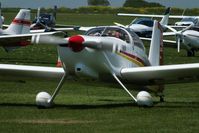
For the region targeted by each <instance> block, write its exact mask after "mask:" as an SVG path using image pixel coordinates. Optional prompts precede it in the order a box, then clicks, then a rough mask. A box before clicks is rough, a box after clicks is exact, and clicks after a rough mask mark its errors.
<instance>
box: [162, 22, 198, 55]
mask: <svg viewBox="0 0 199 133" xmlns="http://www.w3.org/2000/svg"><path fill="white" fill-rule="evenodd" d="M167 27H168V29H170V30H171V31H173V32H165V33H164V36H168V35H174V36H175V37H176V40H177V44H178V47H177V48H178V52H180V43H183V45H184V46H185V49H186V50H187V56H195V51H198V50H199V32H198V31H197V30H198V29H199V27H198V28H197V27H196V26H193V24H192V25H190V26H188V27H186V28H185V29H183V30H181V31H177V30H175V29H174V28H172V27H170V26H167ZM196 29H197V30H196Z"/></svg>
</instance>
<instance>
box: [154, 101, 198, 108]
mask: <svg viewBox="0 0 199 133" xmlns="http://www.w3.org/2000/svg"><path fill="white" fill-rule="evenodd" d="M154 107H155V108H195V109H197V108H198V109H199V102H163V103H162V104H161V103H160V102H155V103H154Z"/></svg>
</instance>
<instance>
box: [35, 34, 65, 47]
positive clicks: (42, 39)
mask: <svg viewBox="0 0 199 133" xmlns="http://www.w3.org/2000/svg"><path fill="white" fill-rule="evenodd" d="M31 42H32V43H33V44H34V43H36V44H55V45H59V44H65V45H67V44H68V40H67V38H60V37H55V36H50V35H48V36H47V35H33V36H32V40H31Z"/></svg>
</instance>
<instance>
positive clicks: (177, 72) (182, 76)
mask: <svg viewBox="0 0 199 133" xmlns="http://www.w3.org/2000/svg"><path fill="white" fill-rule="evenodd" d="M121 77H122V79H125V80H126V81H128V82H130V83H132V84H133V83H135V84H141V85H156V84H168V83H185V82H194V81H198V80H199V63H193V64H179V65H164V66H149V67H137V68H124V69H122V70H121Z"/></svg>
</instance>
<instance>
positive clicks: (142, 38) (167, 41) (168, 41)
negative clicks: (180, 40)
mask: <svg viewBox="0 0 199 133" xmlns="http://www.w3.org/2000/svg"><path fill="white" fill-rule="evenodd" d="M169 33H171V34H172V35H175V33H174V32H169ZM173 33H174V34H173ZM165 36H166V35H165ZM167 36H168V35H167ZM140 39H141V40H147V41H151V38H146V37H140ZM163 42H166V43H176V41H172V40H163Z"/></svg>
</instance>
